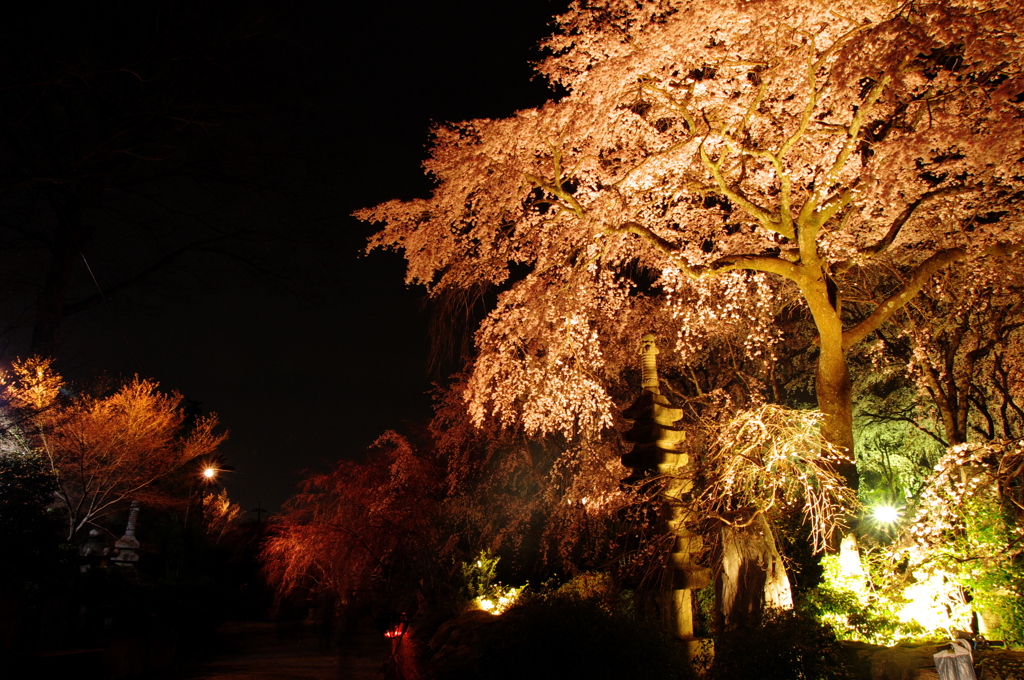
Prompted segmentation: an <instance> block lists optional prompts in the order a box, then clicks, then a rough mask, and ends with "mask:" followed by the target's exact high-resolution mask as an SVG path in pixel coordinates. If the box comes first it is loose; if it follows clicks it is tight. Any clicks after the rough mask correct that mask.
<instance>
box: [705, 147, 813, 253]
mask: <svg viewBox="0 0 1024 680" xmlns="http://www.w3.org/2000/svg"><path fill="white" fill-rule="evenodd" d="M698 150H699V152H700V160H701V163H703V164H704V167H705V168H706V169H707V171H708V172H710V173H711V176H712V177H713V178H714V179H715V184H716V185H717V186H718V190H719V191H721V192H722V194H723V195H724V196H725V197H726V198H728V199H729V200H730V201H732V202H733V203H735V204H736V205H738V206H740V207H741V208H743V209H744V210H746V211H747V212H748V213H750V215H751V216H752V217H754V218H755V219H756V220H757V221H758V222H760V223H761V225H762V226H763V227H764V228H765V229H767V230H768V231H771V232H774V233H776V234H778V235H780V236H783V237H785V238H788V239H793V238H795V237H796V233H795V232H794V230H793V228H792V226H790V227H789V228H788V229H787V227H786V225H785V224H784V223H783V222H782V221H781V220H780V219H778V218H777V217H775V216H774V215H772V214H771V213H770V212H769V211H768V210H766V209H765V208H762V207H761V206H759V205H757V204H756V203H754V202H753V201H751V200H750V199H749V198H747V197H746V196H744V195H743V194H742V193H740V191H739V190H738V189H734V188H732V187H731V186H729V183H728V182H727V181H726V179H725V175H724V174H723V173H722V163H723V162H724V160H725V157H724V156H723V157H721V158H719V159H718V160H717V161H712V160H711V157H710V156H709V155H708V152H707V151H706V150H705V149H704V142H701V144H700V146H699V147H698Z"/></svg>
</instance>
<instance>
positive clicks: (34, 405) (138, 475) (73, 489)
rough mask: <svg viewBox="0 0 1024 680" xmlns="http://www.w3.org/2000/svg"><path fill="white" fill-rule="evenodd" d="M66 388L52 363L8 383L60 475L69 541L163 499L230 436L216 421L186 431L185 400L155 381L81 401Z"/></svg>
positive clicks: (31, 443)
mask: <svg viewBox="0 0 1024 680" xmlns="http://www.w3.org/2000/svg"><path fill="white" fill-rule="evenodd" d="M60 385H61V379H60V376H59V375H57V374H56V373H54V372H53V370H52V367H51V365H50V362H49V361H48V360H45V359H38V358H35V359H30V360H27V361H25V362H15V364H14V367H13V369H12V375H11V376H5V377H4V396H5V398H6V399H7V400H8V403H9V404H11V407H12V408H13V409H15V412H17V413H18V414H19V419H20V422H19V426H18V428H17V431H18V433H19V435H20V436H21V437H23V439H24V442H25V445H26V446H27V447H28V448H29V449H30V450H32V451H34V452H36V453H37V454H38V455H40V456H42V457H43V458H45V459H46V460H47V462H48V464H49V467H50V469H51V470H52V471H53V473H54V475H55V478H56V493H55V495H54V501H55V505H56V507H57V508H58V510H59V511H60V513H61V514H62V515H63V517H64V522H65V530H66V534H67V538H68V539H71V538H72V537H73V536H74V535H75V534H76V533H77V532H78V531H80V530H81V529H83V528H84V527H86V526H87V525H89V524H92V523H94V522H95V521H97V520H99V519H100V518H102V517H105V516H106V515H108V514H110V513H112V512H115V511H117V510H120V509H122V508H123V506H124V503H125V501H126V500H128V499H139V500H145V499H147V498H149V497H154V498H155V497H159V496H160V494H159V492H158V491H157V490H156V489H155V488H154V484H155V483H156V482H157V481H159V480H161V479H163V478H165V477H167V476H168V475H170V474H172V473H174V472H176V471H179V470H181V469H182V468H183V467H184V466H185V465H187V464H188V463H189V462H191V461H194V460H197V459H199V458H202V457H206V456H209V455H211V454H212V453H213V452H214V451H215V450H216V449H217V447H218V446H219V445H220V443H221V442H222V441H223V440H224V438H225V436H226V435H223V434H217V433H215V432H214V430H215V429H216V427H217V419H216V417H215V416H208V417H206V418H200V419H198V420H195V421H193V422H191V423H188V424H187V425H188V426H187V427H186V414H185V411H184V409H183V408H182V407H183V401H184V400H183V397H182V396H181V395H180V394H177V393H170V394H166V393H163V392H160V391H159V389H158V386H157V384H156V383H155V382H152V381H149V380H142V379H139V378H135V379H133V380H132V381H131V382H129V383H127V384H125V385H123V386H121V387H120V388H118V389H117V390H116V391H114V392H113V393H112V394H109V395H107V396H93V395H80V396H77V397H74V398H61V397H60V395H59V394H58V388H59V386H60Z"/></svg>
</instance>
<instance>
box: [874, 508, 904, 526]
mask: <svg viewBox="0 0 1024 680" xmlns="http://www.w3.org/2000/svg"><path fill="white" fill-rule="evenodd" d="M871 516H872V517H873V518H874V519H875V521H876V522H878V523H879V524H896V522H899V521H900V510H899V508H897V507H894V506H892V505H877V506H875V509H874V510H872V511H871Z"/></svg>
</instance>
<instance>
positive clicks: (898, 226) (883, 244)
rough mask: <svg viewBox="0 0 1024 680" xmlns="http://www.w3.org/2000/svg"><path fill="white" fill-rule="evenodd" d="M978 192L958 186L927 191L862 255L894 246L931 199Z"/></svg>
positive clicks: (975, 188) (972, 188)
mask: <svg viewBox="0 0 1024 680" xmlns="http://www.w3.org/2000/svg"><path fill="white" fill-rule="evenodd" d="M976 190H977V187H968V186H962V185H958V186H949V187H944V188H942V189H935V190H934V191H926V192H925V193H923V194H921V195H920V196H919V197H918V199H917V200H916V201H914V202H913V203H911V204H910V205H908V206H907V207H906V208H905V209H904V210H903V212H901V213H900V214H899V216H898V217H897V218H896V219H895V220H894V221H893V223H892V225H891V226H890V227H889V232H888V233H887V234H886V235H885V236H884V237H882V239H881V240H880V241H879V242H878V243H876V244H875V245H873V246H870V247H868V248H865V249H864V250H862V251H861V253H863V254H865V255H877V254H878V253H880V252H882V251H883V250H885V249H886V248H888V247H889V246H890V245H892V243H893V241H895V240H896V237H897V236H899V234H900V231H901V230H902V229H903V227H904V226H905V225H906V223H907V222H909V221H910V218H911V217H913V215H914V212H915V211H916V210H917V209H918V208H919V207H921V205H922V204H924V203H926V202H928V201H930V200H931V199H933V198H938V197H940V196H953V195H956V194H963V193H967V192H969V191H976Z"/></svg>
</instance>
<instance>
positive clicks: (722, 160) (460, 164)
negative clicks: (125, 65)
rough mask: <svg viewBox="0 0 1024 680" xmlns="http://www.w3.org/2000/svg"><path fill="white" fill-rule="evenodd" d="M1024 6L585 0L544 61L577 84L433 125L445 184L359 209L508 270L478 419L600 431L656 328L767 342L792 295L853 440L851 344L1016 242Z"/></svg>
mask: <svg viewBox="0 0 1024 680" xmlns="http://www.w3.org/2000/svg"><path fill="white" fill-rule="evenodd" d="M1022 12H1024V10H1022V9H1021V7H1020V5H1019V3H1017V2H1014V1H1012V0H945V1H943V2H913V3H902V4H896V3H892V2H886V1H882V0H836V1H835V2H828V3H825V2H812V1H810V0H799V1H794V0H753V1H747V2H740V1H739V0H700V1H699V2H698V1H696V0H654V1H650V2H641V3H635V2H631V1H627V0H598V1H596V2H591V3H574V4H573V6H572V7H571V8H570V10H569V11H568V12H567V13H566V14H564V15H562V16H560V17H558V19H557V25H558V31H557V33H556V34H555V35H554V36H553V37H552V38H550V39H549V40H548V41H547V43H546V48H547V49H548V50H549V52H550V56H549V57H547V58H546V59H544V60H543V61H542V62H541V63H540V64H539V65H538V71H539V73H540V74H541V75H542V76H544V77H546V78H547V79H548V80H549V81H550V82H551V83H552V84H553V85H555V86H557V87H560V88H564V90H565V94H564V96H562V97H560V98H558V99H556V100H553V101H551V102H549V103H548V104H546V105H545V106H543V107H541V108H538V109H529V110H524V111H520V112H518V113H516V114H515V115H513V116H511V117H508V118H505V119H500V120H487V119H481V120H473V121H468V122H463V123H455V124H449V125H444V126H439V127H438V128H436V129H435V131H434V143H433V150H432V153H431V157H430V158H429V159H428V160H427V161H426V163H425V167H426V170H427V172H428V173H429V174H430V175H432V176H433V177H434V178H435V180H436V182H437V186H436V189H435V190H434V192H433V195H432V196H431V197H430V198H428V199H419V200H412V201H392V202H389V203H385V204H383V205H380V206H377V207H375V208H370V209H366V210H363V211H361V212H359V213H358V216H359V217H361V218H362V219H364V220H368V221H373V222H381V223H384V228H383V230H382V231H380V232H379V233H378V234H377V235H376V236H375V237H374V238H373V239H372V242H371V247H383V248H394V249H399V250H402V251H403V252H404V254H405V257H406V258H407V260H408V263H409V267H408V274H407V280H408V281H409V282H410V283H417V284H422V285H424V286H426V287H427V288H428V289H429V290H430V291H431V293H433V294H438V293H439V292H442V291H451V290H469V289H473V287H474V286H479V285H481V284H486V285H491V286H494V287H495V288H497V289H498V290H500V291H501V293H500V296H499V297H498V301H497V304H496V306H495V307H494V309H493V311H491V313H490V314H489V316H488V317H487V318H486V319H485V320H484V321H483V324H482V325H481V327H480V329H479V330H478V332H477V335H476V347H477V356H476V359H475V364H474V366H473V369H472V370H473V372H472V376H471V378H470V381H469V384H468V387H467V388H466V391H465V397H466V399H467V401H468V404H469V408H470V411H471V413H472V416H473V417H474V418H475V419H476V421H477V422H483V421H484V419H485V418H488V417H492V416H496V417H497V418H498V419H499V420H500V421H501V422H502V423H504V424H506V425H512V424H515V425H519V426H522V427H523V428H524V429H525V431H526V432H528V433H544V432H552V431H561V432H575V433H584V434H586V433H591V434H594V433H598V432H600V431H602V430H603V429H604V428H607V427H608V426H610V425H611V424H612V423H613V415H614V413H615V399H614V398H613V395H614V390H615V387H616V386H617V385H620V384H621V383H620V382H619V381H621V376H622V371H623V369H624V367H627V366H631V365H632V364H633V362H634V357H635V354H634V353H635V342H636V338H637V336H638V335H639V333H641V332H644V331H648V330H653V331H656V332H658V333H659V335H660V336H661V337H662V338H664V339H669V340H674V346H673V347H672V348H671V350H670V351H669V350H666V351H663V354H662V358H663V361H665V362H668V361H671V360H672V357H674V360H675V361H676V362H677V365H679V366H686V365H688V364H690V363H693V362H695V361H697V360H699V359H702V358H706V352H707V351H708V350H707V347H708V346H709V345H711V346H713V345H714V338H716V337H719V336H721V335H723V334H734V335H735V334H739V336H740V337H743V338H744V340H743V343H742V346H743V350H744V351H745V352H746V354H747V356H748V357H749V358H752V359H755V360H759V361H762V362H764V363H765V364H766V365H770V364H771V363H772V362H773V361H774V358H773V357H774V355H773V352H774V348H775V346H776V345H777V343H778V342H779V340H780V335H781V333H780V328H782V326H780V325H779V320H780V318H781V317H782V316H783V315H784V314H786V313H791V310H792V309H793V304H794V302H795V303H797V304H798V305H799V306H802V308H803V309H805V310H806V311H807V312H809V315H810V317H811V319H812V320H813V325H814V329H815V332H814V334H816V336H817V337H816V338H814V340H813V342H814V343H816V345H817V347H818V351H817V359H816V363H817V367H816V372H817V377H816V397H817V400H818V405H819V407H820V408H821V410H822V412H823V414H824V419H823V423H822V428H823V433H824V435H825V437H826V439H827V440H828V441H830V442H831V443H832V444H833V445H835V446H836V447H838V448H840V449H846V450H848V451H852V446H853V434H852V400H851V380H850V373H849V369H848V360H847V353H848V351H849V350H850V348H852V347H854V346H856V345H857V344H858V343H860V342H862V341H863V340H864V339H865V338H867V337H868V336H870V335H871V334H872V333H873V332H874V331H875V330H876V329H878V328H879V326H880V325H881V324H882V323H883V322H886V321H889V320H891V319H893V315H894V313H895V312H897V311H898V310H900V309H902V308H903V307H904V306H905V305H906V304H907V303H908V302H909V301H910V300H912V299H914V297H915V296H916V295H917V294H918V293H919V291H920V290H921V288H922V287H923V286H924V285H926V284H927V282H928V281H929V280H930V279H931V278H932V277H933V275H934V274H935V273H937V272H939V271H941V270H942V269H943V268H945V267H947V266H948V265H949V264H950V263H953V262H956V261H975V260H977V259H979V258H986V257H991V256H995V255H1006V254H1010V253H1012V252H1014V251H1016V250H1017V249H1018V248H1019V243H1020V242H1021V232H1020V225H1021V208H1020V205H1021V201H1020V197H1021V196H1022V195H1024V193H1022V192H1024V167H1022V161H1021V159H1022V157H1024V126H1022V124H1021V120H1022V114H1024V71H1022V55H1024V49H1022V47H1024V45H1022V41H1024V14H1022ZM865 281H871V282H872V285H871V287H870V288H868V289H866V290H865V289H864V287H863V283H864V282H865ZM857 284H860V287H858V285H857ZM854 290H856V292H857V295H858V296H859V297H858V304H856V305H849V304H844V301H845V300H846V299H847V296H848V295H850V294H851V291H854ZM842 472H843V473H844V475H845V476H846V478H847V480H848V482H849V483H850V484H851V485H855V484H856V474H855V469H854V468H853V465H852V463H849V464H846V465H845V466H844V467H843V470H842Z"/></svg>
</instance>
